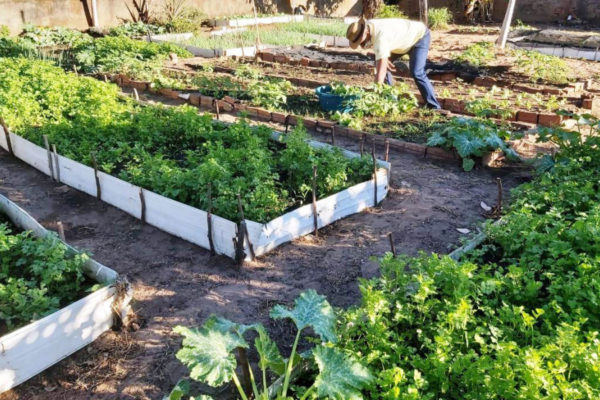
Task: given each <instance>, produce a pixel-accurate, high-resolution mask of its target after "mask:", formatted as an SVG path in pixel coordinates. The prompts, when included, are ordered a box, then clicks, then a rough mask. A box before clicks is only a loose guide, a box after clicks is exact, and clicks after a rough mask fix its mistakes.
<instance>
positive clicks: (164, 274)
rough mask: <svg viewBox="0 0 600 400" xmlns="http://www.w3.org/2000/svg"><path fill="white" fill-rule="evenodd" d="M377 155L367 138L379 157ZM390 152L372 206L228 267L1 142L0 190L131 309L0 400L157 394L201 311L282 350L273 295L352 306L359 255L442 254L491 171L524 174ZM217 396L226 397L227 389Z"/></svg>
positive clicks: (287, 337)
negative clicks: (106, 280) (108, 275)
mask: <svg viewBox="0 0 600 400" xmlns="http://www.w3.org/2000/svg"><path fill="white" fill-rule="evenodd" d="M320 139H322V140H325V139H326V138H324V137H323V138H320ZM337 144H338V145H341V146H344V147H347V148H349V149H351V150H356V151H357V150H358V143H357V142H355V141H351V140H342V139H341V138H340V139H338V143H337ZM382 153H383V149H381V148H377V154H378V156H379V157H381V156H382ZM390 161H391V163H392V166H393V167H392V170H393V172H392V182H391V188H390V192H389V195H388V196H387V198H386V199H385V200H384V201H383V202H382V203H381V205H380V207H377V208H374V209H370V210H368V211H366V212H363V213H360V214H356V215H353V216H350V217H348V218H345V219H343V220H341V221H338V222H337V223H334V224H332V225H330V226H328V227H326V228H324V229H322V230H321V231H320V236H319V238H316V237H314V236H313V235H309V236H306V237H304V238H301V239H299V240H296V241H294V242H292V243H289V244H286V245H283V246H281V247H280V248H278V249H276V250H275V251H273V252H272V253H270V254H268V255H267V256H264V257H261V258H260V259H258V260H257V261H255V262H251V263H248V264H247V265H245V266H244V267H243V268H241V269H237V268H236V267H235V266H234V265H233V264H232V261H231V260H229V259H227V258H224V257H210V255H209V252H208V251H206V250H204V249H202V248H200V247H197V246H194V245H192V244H190V243H188V242H186V241H184V240H181V239H178V238H176V237H173V236H171V235H169V234H167V233H165V232H162V231H160V230H158V229H156V228H154V227H152V226H150V225H146V224H144V223H142V222H141V221H139V220H137V219H135V218H133V217H131V216H129V215H127V214H125V213H124V212H122V211H120V210H118V209H116V208H114V207H112V206H109V205H108V204H106V203H103V202H100V201H98V200H96V199H95V198H93V197H91V196H88V195H86V194H84V193H81V192H78V191H76V190H74V189H72V188H69V187H67V186H64V185H62V184H58V183H55V182H52V181H51V180H50V179H49V178H48V177H47V176H45V175H43V174H41V173H40V172H38V171H36V170H35V169H33V168H31V167H29V166H27V165H25V164H24V163H22V162H21V161H19V160H17V159H15V158H13V157H11V156H9V155H8V154H7V153H6V152H3V151H2V152H0V193H2V194H3V195H6V196H8V197H9V198H10V199H11V200H13V201H15V202H16V203H17V204H19V205H20V206H22V207H23V208H25V209H26V210H27V211H28V212H30V213H31V214H32V215H33V216H34V217H35V218H37V219H38V220H39V221H40V222H41V223H42V224H43V225H44V226H46V227H49V228H50V229H52V228H55V226H56V221H62V223H63V224H64V226H65V233H66V238H67V240H68V241H69V242H70V243H71V244H73V245H74V246H76V247H78V248H80V249H85V250H88V251H90V252H91V253H92V254H93V256H94V258H95V259H97V260H98V261H99V262H101V263H103V264H105V265H107V266H110V267H111V268H113V269H115V270H116V271H118V272H119V273H120V274H123V275H126V276H127V277H128V278H129V280H130V281H131V283H132V285H133V289H134V299H135V301H134V302H133V310H134V311H135V313H136V315H137V317H136V319H134V323H133V324H132V326H131V327H130V329H129V330H128V331H126V332H112V331H110V332H107V333H105V334H103V335H102V336H101V337H100V338H99V339H98V340H97V341H96V342H94V343H93V344H91V345H90V346H88V347H86V348H85V349H83V350H81V351H79V352H77V353H76V354H74V355H72V356H70V357H68V358H67V359H65V360H63V361H61V362H60V363H58V364H57V365H56V366H54V367H52V368H50V369H48V370H47V371H45V372H43V373H42V374H40V375H38V376H36V377H34V378H32V379H31V380H30V381H28V382H26V383H24V384H22V385H20V386H19V387H17V388H15V389H14V390H11V391H9V392H6V393H4V394H2V395H0V400H7V399H88V398H94V399H114V398H119V399H160V398H162V396H163V395H164V394H165V393H167V392H168V391H169V390H170V388H171V387H172V386H173V385H174V384H175V383H176V382H177V380H178V379H179V378H180V377H181V376H183V375H184V374H185V373H186V369H185V367H183V366H182V365H181V364H180V363H179V362H178V361H177V360H176V358H175V353H176V351H177V349H178V348H179V346H180V343H181V341H180V338H178V337H177V336H176V335H174V334H173V333H172V328H173V327H174V326H175V325H178V324H183V325H197V324H201V323H202V322H203V321H204V320H205V319H206V318H207V317H208V316H209V315H210V314H212V313H215V314H218V315H221V316H224V317H226V318H229V319H232V320H235V321H239V322H246V323H247V322H254V321H260V322H263V323H264V324H265V325H266V327H267V329H268V330H269V331H270V333H271V335H272V336H273V337H274V338H276V340H277V342H278V343H279V344H280V348H282V350H283V351H284V353H286V352H289V348H288V347H286V346H289V344H290V343H291V342H292V340H293V337H292V335H293V332H292V330H291V329H290V325H289V324H286V323H274V322H273V321H269V319H268V312H269V310H270V309H271V308H272V307H273V305H275V304H278V303H284V304H289V303H291V302H292V301H293V299H294V298H295V297H296V296H297V295H298V294H299V293H300V292H301V291H303V290H306V289H308V288H313V289H315V290H317V291H318V292H319V293H322V294H324V295H326V296H327V298H328V299H329V301H330V302H331V303H332V304H333V305H334V306H335V307H348V306H350V305H352V304H356V303H357V302H358V301H359V300H360V293H359V291H358V282H357V279H358V278H361V277H362V278H370V277H373V276H376V275H377V274H378V268H377V265H376V263H375V262H373V261H371V260H370V258H371V257H372V256H380V255H382V254H383V253H385V252H386V251H389V248H390V247H389V242H388V237H387V235H388V233H389V232H393V234H394V237H395V245H396V249H397V251H398V252H400V253H407V254H413V255H414V254H417V253H418V252H419V251H426V252H437V253H448V252H449V251H451V250H452V249H454V248H455V247H457V246H458V245H459V241H460V239H461V238H462V237H464V235H461V234H460V233H459V232H458V231H457V228H470V229H472V230H476V226H477V224H478V223H480V222H481V221H482V220H483V217H482V215H481V212H482V210H481V208H480V206H479V204H480V202H481V201H485V202H487V203H488V204H490V205H493V204H495V202H496V178H497V177H501V178H502V180H503V183H504V187H505V188H507V189H510V188H513V187H515V186H516V185H518V184H520V183H522V182H523V181H525V180H527V179H529V172H528V171H527V170H526V169H504V170H491V169H484V168H478V169H476V170H474V171H473V172H470V173H466V172H463V171H462V170H461V169H460V167H459V166H457V165H452V164H445V163H438V162H432V161H431V160H428V159H423V158H421V157H417V156H412V155H408V154H404V153H396V152H394V151H392V152H391V153H390ZM506 192H508V190H507V191H506ZM250 357H251V358H252V357H253V355H252V354H251V355H250ZM218 397H219V398H231V395H230V392H228V391H227V390H226V391H225V392H222V393H221V394H220V395H219V396H218Z"/></svg>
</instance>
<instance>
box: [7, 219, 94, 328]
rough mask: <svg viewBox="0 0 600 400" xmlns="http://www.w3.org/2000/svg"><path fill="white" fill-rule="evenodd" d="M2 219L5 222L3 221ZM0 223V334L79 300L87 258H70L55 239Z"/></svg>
mask: <svg viewBox="0 0 600 400" xmlns="http://www.w3.org/2000/svg"><path fill="white" fill-rule="evenodd" d="M3 219H4V218H3ZM11 225H12V224H10V223H6V222H3V223H0V260H2V263H1V266H0V334H2V333H5V332H3V331H4V330H5V328H8V330H12V329H14V328H16V327H18V326H20V325H23V324H26V323H28V322H30V321H32V320H35V319H38V318H41V317H43V316H45V315H47V314H50V313H52V312H54V311H56V310H58V309H59V308H60V307H63V306H65V305H66V304H68V303H70V302H72V301H73V300H75V299H77V298H79V297H80V296H81V295H82V293H83V291H84V290H85V289H86V288H87V287H89V286H91V285H86V284H85V277H84V275H83V272H82V267H83V265H84V264H85V262H86V261H87V260H88V256H87V255H86V254H72V253H71V252H70V251H69V249H68V248H67V246H66V245H65V244H64V243H62V242H61V241H60V240H59V239H58V237H56V236H54V235H50V236H47V237H44V238H37V237H35V236H33V235H32V234H31V232H29V231H24V232H20V233H16V232H13V231H14V230H15V228H14V227H13V226H11Z"/></svg>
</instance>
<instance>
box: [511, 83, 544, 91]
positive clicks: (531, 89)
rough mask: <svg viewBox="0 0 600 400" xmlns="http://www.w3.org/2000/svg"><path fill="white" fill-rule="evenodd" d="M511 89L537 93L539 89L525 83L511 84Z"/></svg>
mask: <svg viewBox="0 0 600 400" xmlns="http://www.w3.org/2000/svg"><path fill="white" fill-rule="evenodd" d="M513 90H520V91H521V92H527V93H539V92H540V89H537V88H534V87H531V86H527V85H521V84H518V85H514V86H513Z"/></svg>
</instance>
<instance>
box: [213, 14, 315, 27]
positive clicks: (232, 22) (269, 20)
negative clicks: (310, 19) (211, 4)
mask: <svg viewBox="0 0 600 400" xmlns="http://www.w3.org/2000/svg"><path fill="white" fill-rule="evenodd" d="M302 21H304V15H276V16H273V17H259V18H237V19H220V20H214V23H213V26H216V27H218V26H227V27H236V28H239V27H242V26H252V25H271V24H286V23H289V22H302Z"/></svg>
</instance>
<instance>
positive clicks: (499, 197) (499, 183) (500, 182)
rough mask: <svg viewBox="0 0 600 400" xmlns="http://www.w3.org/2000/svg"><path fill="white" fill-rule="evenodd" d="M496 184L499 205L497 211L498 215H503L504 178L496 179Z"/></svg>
mask: <svg viewBox="0 0 600 400" xmlns="http://www.w3.org/2000/svg"><path fill="white" fill-rule="evenodd" d="M496 183H497V184H498V204H497V207H496V209H497V212H498V214H502V178H496Z"/></svg>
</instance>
